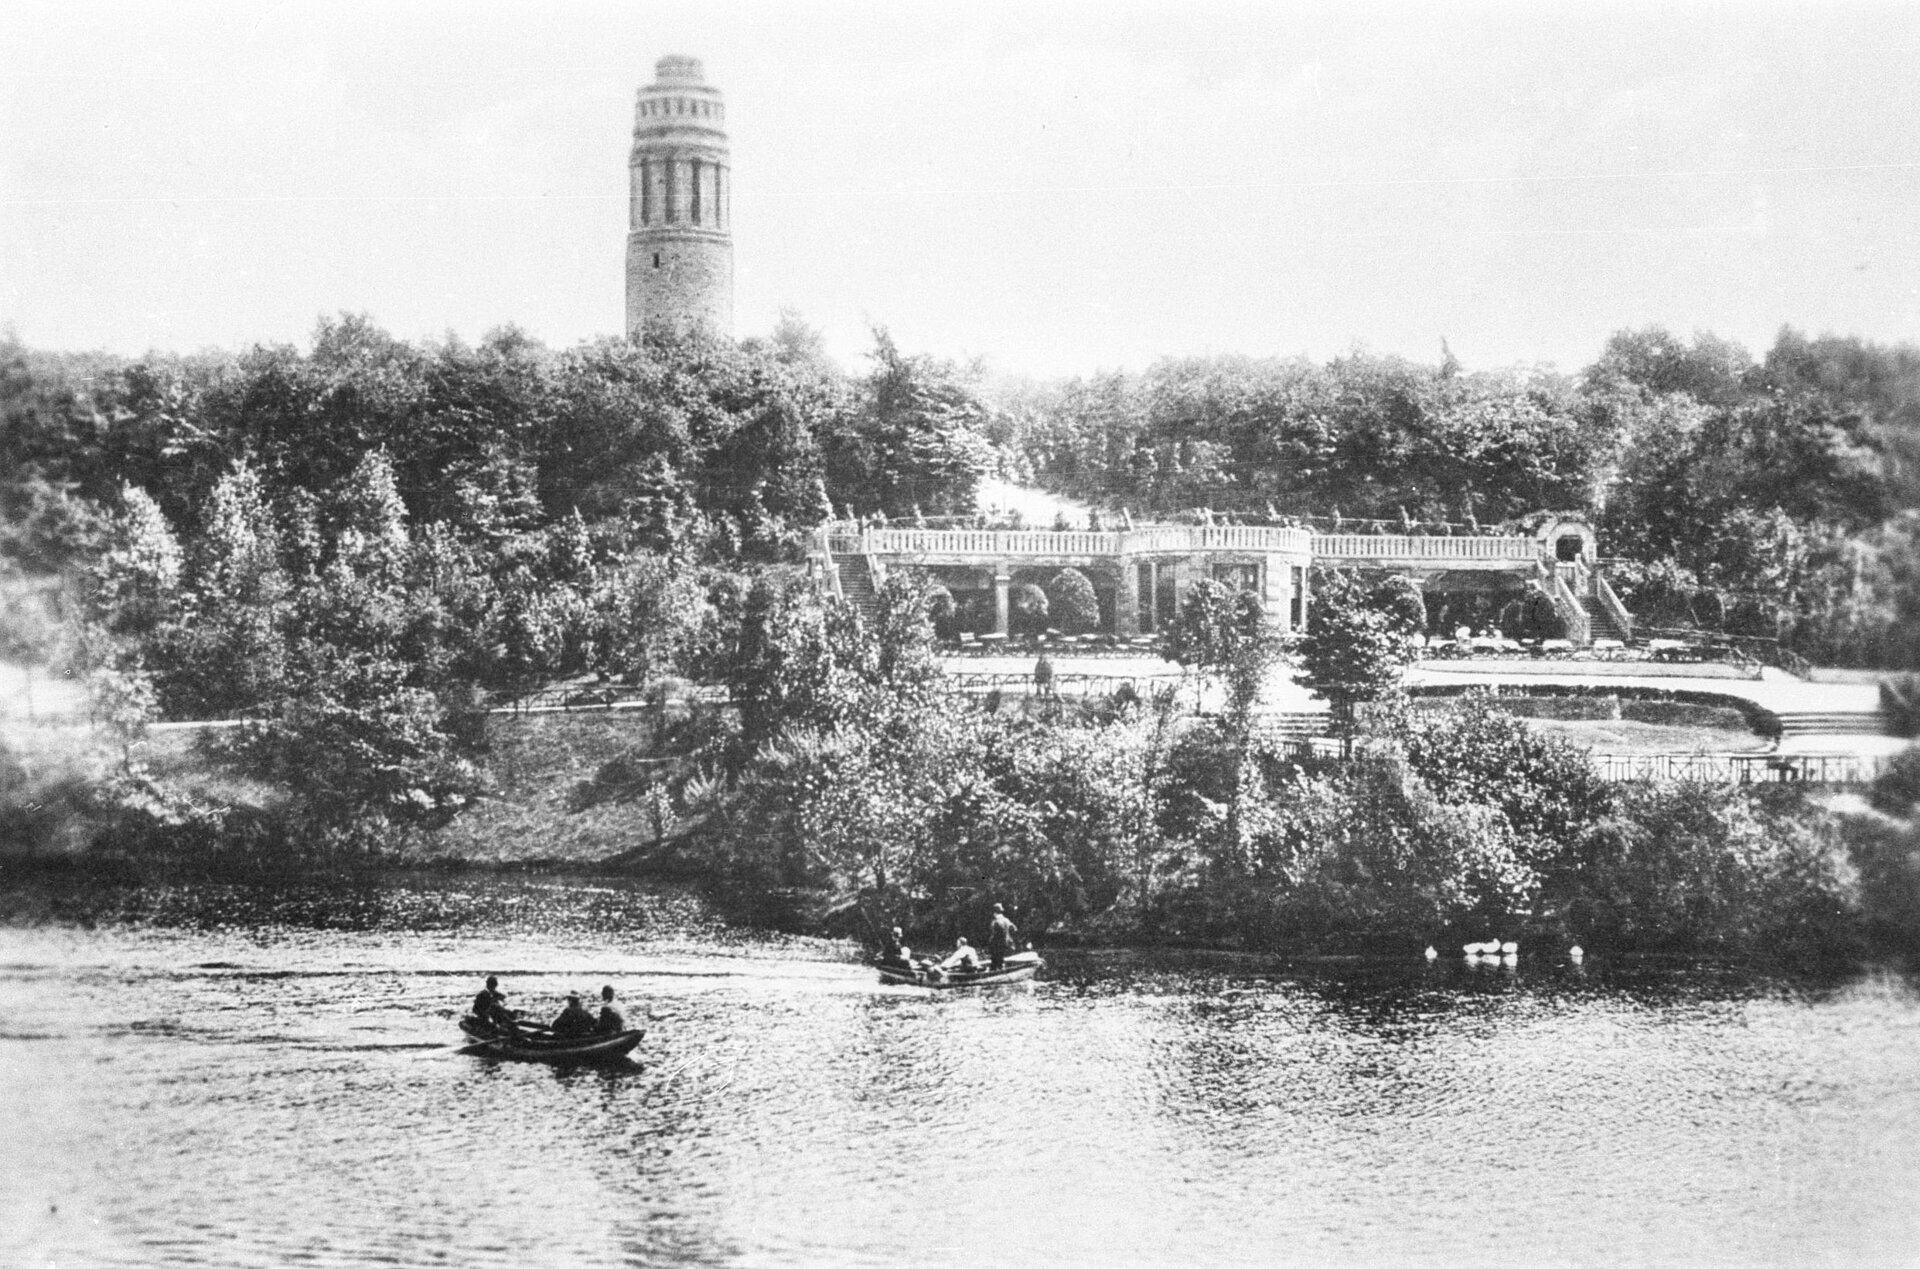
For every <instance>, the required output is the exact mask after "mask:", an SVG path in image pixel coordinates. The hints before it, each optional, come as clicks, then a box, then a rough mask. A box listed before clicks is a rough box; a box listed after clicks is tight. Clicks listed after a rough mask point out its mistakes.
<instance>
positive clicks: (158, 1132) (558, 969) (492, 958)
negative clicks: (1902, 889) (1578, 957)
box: [0, 879, 1920, 1266]
mask: <svg viewBox="0 0 1920 1269" xmlns="http://www.w3.org/2000/svg"><path fill="white" fill-rule="evenodd" d="M5 898H6V901H7V907H6V910H7V911H8V912H9V913H10V914H11V916H10V923H9V924H7V925H6V926H4V927H0V1113H3V1114H4V1117H5V1125H6V1135H5V1138H4V1144H0V1263H8V1264H13V1263H22V1264H32V1263H53V1264H60V1265H67V1264H110V1265H118V1264H125V1265H158V1264H183V1265H184V1264H194V1265H200V1264H257V1265H288V1264H316V1265H333V1264H360V1263H368V1262H379V1263H401V1264H413V1263H447V1264H455V1265H463V1266H464V1265H495V1264H499V1265H526V1264H555V1265H586V1266H592V1265H627V1264H704V1263H712V1264H791V1263H802V1264H834V1265H841V1264H886V1265H889V1266H903V1265H904V1266H918V1265H945V1264H954V1265H978V1264H985V1263H994V1264H1009V1265H1029V1264H1067V1263H1073V1264H1101V1265H1104V1264H1135V1263H1150V1264H1232V1263H1258V1264H1267V1263H1287V1262H1299V1263H1312V1264H1317V1263H1328V1262H1357V1263H1369V1264H1396V1265H1399V1264H1449V1265H1451V1264H1475V1265H1484V1266H1500V1265H1531V1264H1542V1263H1578V1264H1593V1265H1619V1264H1632V1263H1647V1262H1659V1263H1673V1264H1701V1263H1732V1264H1807V1263H1820V1264H1837V1265H1852V1264H1861V1263H1886V1264H1908V1263H1913V1262H1915V1260H1916V1258H1920V1251H1917V1250H1916V1249H1920V1216H1917V1215H1916V1213H1920V994H1917V993H1916V991H1915V990H1914V988H1913V986H1912V985H1910V984H1909V983H1908V982H1907V981H1906V980H1904V979H1901V978H1899V977H1896V976H1893V975H1889V974H1867V975H1863V976H1860V977H1857V978H1854V979H1850V980H1847V981H1840V982H1822V983H1807V982H1788V981H1780V980H1772V979H1760V978H1754V977H1750V976H1744V975H1742V974H1739V973H1735V972H1732V971H1727V970H1716V969H1712V968H1708V967H1701V966H1685V965H1669V964H1646V963H1636V964H1607V963H1601V964H1589V965H1588V966H1586V967H1585V969H1584V970H1582V969H1577V968H1575V967H1572V966H1570V965H1568V964H1566V963H1565V962H1564V961H1563V960H1561V959H1559V958H1557V957H1554V956H1551V955H1546V954H1540V955H1524V954H1523V957H1522V959H1521V961H1520V964H1519V965H1518V966H1516V967H1512V968H1501V967H1491V968H1488V967H1478V966H1475V967H1469V966H1467V965H1465V964H1461V963H1456V962H1452V961H1448V960H1442V961H1441V962H1439V963H1438V964H1437V965H1434V966H1431V967H1429V966H1427V965H1425V964H1423V963H1415V964H1399V963H1393V964H1383V963H1369V962H1332V963H1316V964H1301V963H1292V964H1283V963H1277V962H1271V961H1265V960H1259V959H1250V958H1236V957H1226V956H1208V955H1171V954H1158V953H1156V954H1120V953H1066V952H1061V953H1054V954H1052V955H1051V956H1050V957H1049V964H1048V967H1047V969H1046V971H1044V973H1043V974H1042V977H1041V980H1040V981H1038V982H1036V983H1034V984H1032V985H1031V986H1029V987H1022V988H1013V989H1002V990H998V991H994V992H979V993H974V994H958V993H956V994H949V995H943V996H934V995H932V994H929V993H926V992H923V991H919V990H915V989H901V988H884V987H881V986H879V985H878V984H877V982H876V981H875V980H874V978H873V976H872V975H871V974H870V973H869V972H868V971H866V970H864V969H862V968H861V967H860V966H858V965H857V964H854V963H852V961H851V960H850V957H851V953H850V952H849V951H847V950H846V949H844V948H842V947H840V946H838V945H833V944H824V943H813V942H808V941H804V940H780V939H774V938H768V937H760V936H747V935H742V934H740V933H739V932H737V931H729V930H727V929H725V928H724V927H722V926H720V925H718V924H717V923H715V922H713V921H711V920H710V919H709V918H707V917H705V916H704V915H703V914H702V913H701V912H700V910H699V909H698V908H697V906H696V905H694V904H692V903H691V902H689V901H687V900H685V899H684V898H677V897H674V896H671V895H657V894H652V893H648V892H645V891H642V890H637V889H626V888H621V887H609V886H606V885H604V884H599V883H581V884H569V883H565V882H557V881H528V880H511V881H474V880H470V879H450V880H444V881H434V882H422V881H412V882H406V883H396V884H389V885H384V886H380V887H376V888H362V889H356V890H344V891H332V892H326V891H303V892H297V893H292V894H288V893H280V894H275V895H271V896H263V895H260V894H258V893H245V892H239V891H210V890H198V891H196V890H181V891H145V892H135V893H119V894H108V895H95V896H93V897H92V898H91V899H89V900H87V901H86V902H81V903H76V902H75V896H74V895H72V894H65V895H61V894H49V893H47V892H44V891H38V890H35V891H18V890H16V891H13V892H9V893H8V894H7V895H6V896H5ZM488 972H493V973H498V974H500V975H501V976H502V977H503V979H504V980H505V981H504V984H503V985H504V986H506V987H508V988H509V989H510V990H511V991H512V992H513V995H514V1000H515V1001H516V1002H518V1003H522V1004H526V1005H530V1006H535V1007H537V1008H538V1009H540V1010H542V1011H544V1010H547V1009H551V1008H554V1007H556V1006H557V1003H558V996H559V994H560V993H561V992H563V991H564V990H565V989H567V988H569V987H579V988H584V989H597V988H598V986H599V985H600V984H601V983H602V982H612V983H615V984H616V985H618V986H619V987H620V988H621V989H622V990H623V992H624V993H625V994H626V995H627V996H628V998H629V1001H630V1003H632V1004H633V1005H634V1006H635V1007H636V1012H638V1013H642V1014H644V1013H646V1012H648V1011H651V1012H652V1013H653V1014H654V1015H655V1018H654V1020H653V1021H652V1022H651V1023H650V1024H649V1030H648V1034H647V1038H646V1041H645V1043H644V1044H643V1045H642V1046H641V1048H640V1050H639V1051H638V1056H640V1057H641V1059H642V1062H641V1064H640V1066H639V1067H638V1068H637V1069H635V1070H629V1071H622V1072H600V1071H591V1070H587V1071H557V1070H553V1069H550V1068H546V1067H541V1066H525V1065H515V1064H506V1063H493V1062H490V1061H487V1060H484V1059H481V1058H476V1057H471V1056H463V1055H460V1054H458V1053H457V1052H456V1051H455V1044H456V1042H457V1040H458V1036H457V1034H456V1032H455V1029H454V1020H455V1019H456V1018H457V1016H458V1015H459V1014H460V1013H461V1012H462V1011H463V1008H464V1004H465V1001H466V1000H468V999H469V998H471V996H472V993H473V991H474V990H475V988H476V987H477V985H478V981H477V980H478V979H479V978H480V977H481V976H482V975H484V974H486V973H488Z"/></svg>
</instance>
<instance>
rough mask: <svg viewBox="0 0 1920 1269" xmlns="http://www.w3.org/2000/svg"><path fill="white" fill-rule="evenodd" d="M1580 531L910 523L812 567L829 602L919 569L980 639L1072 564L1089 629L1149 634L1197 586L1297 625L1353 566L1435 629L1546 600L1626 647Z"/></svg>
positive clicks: (1576, 525) (826, 544) (827, 549)
mask: <svg viewBox="0 0 1920 1269" xmlns="http://www.w3.org/2000/svg"><path fill="white" fill-rule="evenodd" d="M1595 545H1596V544H1595V540H1594V534H1593V530H1592V529H1591V528H1590V527H1589V526H1588V525H1587V524H1585V523H1584V522H1582V521H1580V520H1577V519H1567V518H1548V519H1546V520H1545V521H1544V522H1543V523H1542V524H1541V526H1540V528H1539V529H1538V530H1537V531H1536V532H1534V533H1531V534H1513V535H1508V536H1498V535H1480V534H1475V535H1470V536H1451V537H1449V536H1426V535H1420V534H1381V533H1319V532H1315V531H1313V530H1311V529H1306V528H1296V527H1280V526H1251V525H1146V526H1141V527H1133V528H1125V529H1113V530H1106V531H1101V530H1057V529H1056V530H1025V529H1022V530H1011V529H923V528H909V527H895V526H884V525H862V524H854V523H846V522H841V523H834V524H829V525H827V526H825V527H824V528H823V529H822V531H821V533H820V536H819V539H818V541H817V545H816V564H817V565H818V567H819V568H820V570H821V573H822V575H823V577H824V579H825V582H826V584H827V586H828V587H829V588H830V589H831V590H833V591H834V592H835V593H837V594H841V595H844V596H846V597H848V598H850V599H853V600H854V601H855V602H856V603H859V602H864V601H865V600H866V599H868V598H869V597H870V596H871V595H872V593H873V587H874V585H875V584H876V583H877V582H878V581H879V580H880V579H881V578H883V577H884V576H885V575H886V573H887V572H888V570H890V569H895V568H916V569H921V570H923V571H925V572H926V573H927V574H928V575H930V576H931V577H932V578H933V579H934V580H935V581H937V582H938V583H939V584H940V585H942V586H944V587H946V589H947V590H948V591H949V592H950V593H951V594H952V595H953V597H954V601H955V608H956V615H955V620H954V624H955V627H956V629H958V630H960V631H963V632H966V633H968V634H973V635H976V636H979V637H992V638H1004V637H1006V636H1008V635H1010V634H1013V633H1016V625H1017V617H1018V613H1017V603H1016V599H1017V595H1018V594H1019V592H1020V590H1021V588H1022V587H1024V586H1026V585H1029V584H1031V585H1036V586H1041V587H1043V588H1044V587H1045V586H1046V584H1047V583H1048V581H1050V580H1051V579H1052V578H1053V577H1055V576H1056V575H1057V574H1058V573H1059V572H1060V570H1062V569H1066V568H1073V569H1077V570H1079V571H1080V572H1081V573H1083V574H1084V575H1085V576H1086V577H1087V579H1088V580H1089V581H1090V582H1091V583H1092V584H1093V589H1094V593H1095V595H1096V596H1097V598H1098V600H1099V606H1100V623H1099V624H1100V631H1101V632H1102V633H1105V634H1110V635H1114V636H1118V637H1122V638H1128V637H1135V636H1143V635H1152V634H1155V633H1157V632H1158V631H1160V630H1161V629H1162V627H1163V626H1164V624H1165V623H1166V622H1168V621H1169V620H1171V618H1172V617H1173V614H1174V613H1175V612H1177V611H1178V610H1179V606H1180V603H1181V601H1182V600H1183V599H1184V598H1185V597H1186V593H1187V590H1188V589H1189V588H1190V587H1191V586H1192V585H1193V584H1194V583H1195V582H1198V581H1201V580H1212V581H1217V582H1221V583H1223V584H1226V585H1228V586H1231V587H1235V588H1239V589H1243V590H1248V591H1251V592H1253V593H1254V594H1255V595H1257V596H1259V598H1260V601H1261V603H1262V605H1263V606H1264V607H1265V609H1266V612H1267V616H1268V618H1269V620H1270V621H1271V622H1272V623H1273V625H1274V626H1275V627H1276V628H1277V629H1280V630H1286V631H1295V630H1299V629H1301V628H1303V627H1304V626H1305V625H1306V620H1307V612H1308V609H1309V605H1310V604H1311V603H1312V594H1311V584H1310V581H1309V578H1310V575H1311V570H1312V569H1313V568H1315V567H1316V566H1318V567H1333V568H1350V569H1361V570H1367V571H1373V572H1381V573H1392V574H1397V575H1400V576H1403V577H1407V578H1410V579H1412V580H1413V581H1414V582H1415V583H1417V584H1418V585H1419V586H1420V587H1421V589H1422V591H1423V592H1424V593H1425V594H1426V596H1427V600H1428V611H1429V613H1430V614H1434V615H1436V619H1437V620H1439V621H1442V622H1444V621H1445V615H1444V614H1446V613H1448V612H1449V611H1452V612H1460V611H1466V610H1467V609H1468V608H1469V607H1470V606H1471V604H1472V602H1473V600H1474V599H1475V598H1476V597H1480V596H1510V597H1519V596H1524V595H1526V594H1529V593H1537V594H1540V595H1544V596H1545V597H1547V598H1548V599H1549V600H1550V601H1551V602H1552V604H1553V607H1554V611H1555V612H1556V613H1557V614H1558V615H1559V616H1560V618H1561V620H1562V622H1563V623H1564V624H1565V627H1566V629H1567V631H1568V637H1569V639H1570V640H1571V641H1572V642H1574V643H1576V644H1590V643H1592V642H1593V641H1594V640H1595V639H1596V638H1613V639H1620V640H1623V641H1624V640H1625V639H1627V638H1630V637H1631V635H1632V631H1633V619H1632V617H1631V616H1630V615H1629V614H1628V613H1627V610H1626V608H1625V607H1624V606H1622V605H1621V603H1620V600H1619V598H1618V597H1617V596H1616V595H1615V594H1614V593H1613V589H1612V588H1611V587H1610V586H1608V585H1607V581H1606V578H1605V577H1604V576H1603V575H1602V573H1601V571H1600V569H1599V568H1598V566H1597V565H1598V559H1597V554H1596V551H1595Z"/></svg>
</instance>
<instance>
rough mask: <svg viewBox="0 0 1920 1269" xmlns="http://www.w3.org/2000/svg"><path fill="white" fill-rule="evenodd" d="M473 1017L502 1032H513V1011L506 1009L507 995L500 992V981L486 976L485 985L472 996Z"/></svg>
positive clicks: (492, 976)
mask: <svg viewBox="0 0 1920 1269" xmlns="http://www.w3.org/2000/svg"><path fill="white" fill-rule="evenodd" d="M473 1016H474V1017H476V1018H478V1019H479V1020H480V1021H482V1022H485V1023H490V1024H492V1025H493V1026H496V1027H499V1028H501V1029H502V1030H505V1031H511V1030H513V1010H511V1009H509V1008H507V993H506V992H504V991H501V990H500V980H499V979H498V978H497V977H495V976H494V975H492V974H489V975H487V985H486V986H485V987H482V988H481V989H480V990H479V992H478V993H476V994H475V995H474V998H473Z"/></svg>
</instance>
